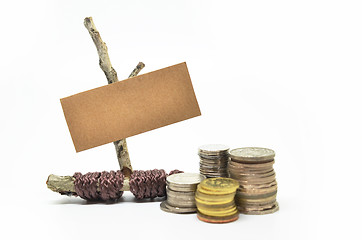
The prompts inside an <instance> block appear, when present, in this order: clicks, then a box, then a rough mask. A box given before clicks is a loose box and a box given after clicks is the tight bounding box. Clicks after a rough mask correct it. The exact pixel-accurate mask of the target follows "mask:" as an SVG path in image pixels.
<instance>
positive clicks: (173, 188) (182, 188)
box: [160, 173, 206, 213]
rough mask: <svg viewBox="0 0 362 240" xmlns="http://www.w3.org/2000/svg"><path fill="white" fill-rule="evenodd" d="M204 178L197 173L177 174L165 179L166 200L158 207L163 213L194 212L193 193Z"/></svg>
mask: <svg viewBox="0 0 362 240" xmlns="http://www.w3.org/2000/svg"><path fill="white" fill-rule="evenodd" d="M205 178H206V177H205V176H203V175H201V174H198V173H177V174H172V175H170V176H168V177H167V178H166V194H167V200H166V201H163V202H162V203H161V205H160V207H161V209H162V210H163V211H165V212H171V213H193V212H196V210H197V209H196V203H195V191H196V188H197V185H198V184H199V183H200V182H201V181H202V180H204V179H205Z"/></svg>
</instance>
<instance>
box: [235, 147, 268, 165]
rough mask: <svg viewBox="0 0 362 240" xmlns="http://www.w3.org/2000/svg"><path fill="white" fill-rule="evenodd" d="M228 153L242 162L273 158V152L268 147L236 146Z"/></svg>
mask: <svg viewBox="0 0 362 240" xmlns="http://www.w3.org/2000/svg"><path fill="white" fill-rule="evenodd" d="M229 155H230V157H231V158H233V159H237V160H239V161H244V162H260V161H266V160H269V159H273V158H274V157H275V152H274V151H273V150H271V149H268V148H260V147H245V148H236V149H232V150H230V151H229Z"/></svg>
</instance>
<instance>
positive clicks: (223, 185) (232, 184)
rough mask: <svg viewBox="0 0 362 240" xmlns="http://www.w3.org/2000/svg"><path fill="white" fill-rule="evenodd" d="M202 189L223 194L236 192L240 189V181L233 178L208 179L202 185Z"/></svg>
mask: <svg viewBox="0 0 362 240" xmlns="http://www.w3.org/2000/svg"><path fill="white" fill-rule="evenodd" d="M199 186H200V188H203V189H205V190H208V191H211V192H222V193H224V194H227V193H232V192H235V191H236V189H237V188H238V187H239V183H238V181H236V180H234V179H231V178H222V177H219V178H208V179H205V180H203V181H202V182H201V183H200V185H199Z"/></svg>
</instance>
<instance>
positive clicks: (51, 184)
mask: <svg viewBox="0 0 362 240" xmlns="http://www.w3.org/2000/svg"><path fill="white" fill-rule="evenodd" d="M74 180H75V178H74V177H73V176H58V175H54V174H50V175H49V177H48V180H47V182H46V184H47V186H48V188H49V189H50V190H52V191H53V192H57V193H60V194H65V195H76V193H75V189H74ZM129 189H130V187H129V178H125V179H124V181H123V187H122V188H121V189H120V191H129Z"/></svg>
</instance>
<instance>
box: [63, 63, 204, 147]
mask: <svg viewBox="0 0 362 240" xmlns="http://www.w3.org/2000/svg"><path fill="white" fill-rule="evenodd" d="M60 102H61V104H62V107H63V111H64V116H65V119H66V121H67V124H68V128H69V131H70V134H71V136H72V140H73V143H74V147H75V150H76V151H77V152H80V151H83V150H86V149H89V148H93V147H96V146H100V145H103V144H106V143H110V142H114V141H116V140H119V139H123V138H127V137H130V136H134V135H136V134H139V133H143V132H146V131H150V130H153V129H156V128H159V127H163V126H166V125H169V124H172V123H176V122H179V121H183V120H186V119H189V118H192V117H196V116H199V115H201V112H200V108H199V105H198V103H197V99H196V96H195V93H194V90H193V87H192V83H191V79H190V75H189V73H188V70H187V66H186V63H180V64H177V65H174V66H171V67H167V68H163V69H160V70H157V71H154V72H150V73H146V74H143V75H140V76H137V77H133V78H130V79H126V80H123V81H120V82H117V83H113V84H110V85H106V86H103V87H99V88H95V89H92V90H89V91H86V92H82V93H78V94H75V95H73V96H70V97H66V98H62V99H60Z"/></svg>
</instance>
